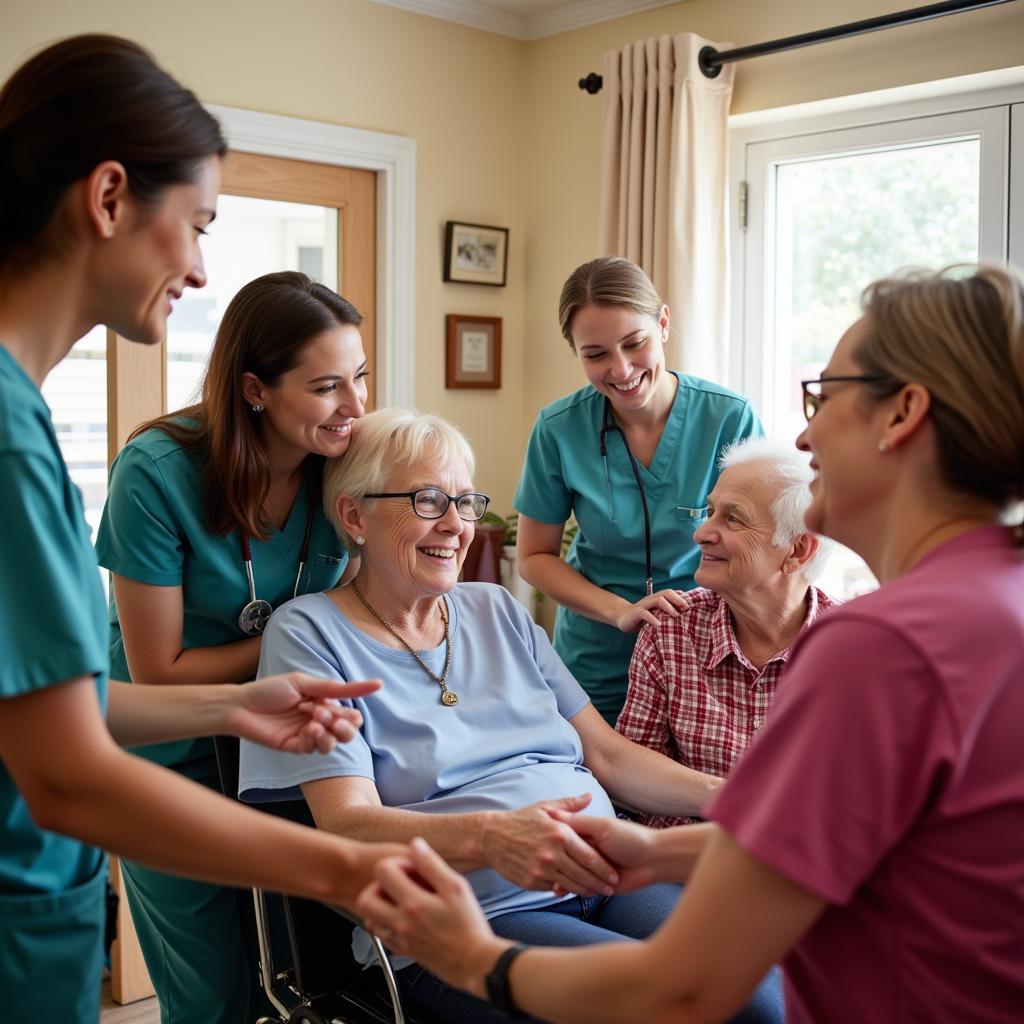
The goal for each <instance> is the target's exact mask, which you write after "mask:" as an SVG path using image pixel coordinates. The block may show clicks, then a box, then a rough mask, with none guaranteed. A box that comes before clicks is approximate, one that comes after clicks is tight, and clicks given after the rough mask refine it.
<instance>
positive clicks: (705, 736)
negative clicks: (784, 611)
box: [615, 587, 839, 828]
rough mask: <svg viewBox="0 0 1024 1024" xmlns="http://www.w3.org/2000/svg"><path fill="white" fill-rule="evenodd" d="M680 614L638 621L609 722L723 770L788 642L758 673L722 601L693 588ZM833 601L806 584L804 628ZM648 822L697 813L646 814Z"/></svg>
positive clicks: (751, 728)
mask: <svg viewBox="0 0 1024 1024" xmlns="http://www.w3.org/2000/svg"><path fill="white" fill-rule="evenodd" d="M684 596H685V597H686V607H684V608H682V609H681V610H680V615H679V618H672V617H671V616H669V615H662V616H660V621H659V623H658V625H657V626H644V628H643V629H642V630H641V631H640V636H639V637H638V638H637V642H636V649H635V650H634V652H633V660H632V661H631V662H630V665H629V693H628V695H627V696H626V703H625V705H624V707H623V708H622V713H621V714H620V715H619V720H618V722H617V723H616V726H615V728H616V729H618V731H619V732H621V733H622V735H623V736H627V737H628V738H629V739H631V740H633V741H634V742H635V743H642V744H643V745H644V746H645V747H651V748H652V749H653V750H657V751H658V752H659V753H662V754H664V755H665V756H666V757H671V758H672V759H673V760H674V761H678V762H679V763H680V764H685V765H686V766H687V767H688V768H695V769H696V770H697V771H701V772H707V773H709V774H710V775H720V776H723V777H724V776H726V775H728V774H729V770H730V769H731V768H732V766H733V764H734V763H735V762H736V759H737V758H738V757H739V756H740V754H742V753H743V751H744V750H745V749H746V746H747V744H748V743H749V742H750V741H751V739H752V738H753V736H754V733H755V732H756V731H757V730H758V729H759V728H760V727H761V723H762V722H763V721H764V716H765V714H766V713H767V711H768V706H769V705H770V704H771V702H772V698H773V697H774V696H775V687H776V686H777V685H778V682H779V675H780V674H781V672H782V668H783V666H784V665H785V664H786V660H787V658H788V657H789V648H788V647H787V648H786V649H785V650H784V651H779V653H778V654H776V655H774V656H773V657H772V658H771V659H769V661H768V663H767V664H766V665H765V666H764V668H763V669H761V671H760V672H759V671H758V670H757V669H756V668H754V666H753V665H752V664H751V663H750V662H749V661H748V660H747V658H746V657H745V656H744V654H743V652H742V651H741V650H740V647H739V644H738V643H737V642H736V633H735V631H734V630H733V627H732V616H731V615H730V614H729V606H728V605H727V604H726V603H725V600H724V599H723V598H721V597H719V596H718V594H716V593H714V591H711V590H704V589H703V588H698V589H696V590H690V591H688V592H687V593H686V594H685V595H684ZM838 603H839V602H837V601H835V600H833V599H832V598H830V597H829V596H828V595H827V594H825V593H824V592H823V591H821V590H819V589H818V588H817V587H811V588H810V601H809V607H808V609H807V619H806V620H805V622H804V627H806V626H808V625H809V624H810V623H811V622H813V621H814V619H815V618H816V617H817V616H818V615H820V614H821V613H822V612H823V611H825V610H826V609H828V608H831V607H832V606H833V605H836V604H838ZM641 820H642V821H644V822H645V823H646V824H648V825H651V826H652V827H654V828H667V827H668V826H669V825H681V824H687V823H689V822H692V821H696V820H699V819H696V818H670V817H665V816H663V815H654V814H648V815H644V816H643V817H642V819H641Z"/></svg>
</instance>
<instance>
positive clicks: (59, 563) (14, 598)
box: [0, 347, 107, 1015]
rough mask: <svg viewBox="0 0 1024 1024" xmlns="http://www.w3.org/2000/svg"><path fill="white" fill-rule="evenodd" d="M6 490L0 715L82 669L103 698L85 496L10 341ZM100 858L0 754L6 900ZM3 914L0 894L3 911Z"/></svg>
mask: <svg viewBox="0 0 1024 1024" xmlns="http://www.w3.org/2000/svg"><path fill="white" fill-rule="evenodd" d="M0 495H2V496H3V529H0V608H2V609H3V614H2V615H0V650H2V651H3V659H2V660H0V714H3V713H4V709H3V699H6V698H10V697H18V696H21V695H23V694H27V693H31V692H33V691H35V690H41V689H43V688H44V687H48V686H53V685H54V684H55V683H60V682H63V681H65V680H68V679H75V678H79V677H81V676H92V677H93V678H94V679H95V680H96V690H97V693H98V695H99V699H100V703H101V706H103V705H105V703H106V692H107V642H106V633H107V627H106V604H105V601H104V598H103V587H102V584H101V583H100V575H99V569H98V568H97V565H96V556H95V555H94V554H93V550H92V543H91V541H90V538H89V528H88V526H87V525H86V522H85V516H84V513H83V511H82V499H81V495H80V494H79V492H78V488H77V487H75V485H74V484H73V483H72V482H71V478H70V476H68V470H67V466H66V465H65V464H64V459H63V457H62V455H61V452H60V447H59V446H58V444H57V435H56V434H55V433H54V429H53V422H52V420H51V417H50V410H49V408H48V407H47V405H46V402H45V401H44V400H43V396H42V394H40V392H39V389H38V388H37V387H36V385H35V384H34V383H33V382H32V381H31V380H30V379H29V377H28V376H27V375H26V374H25V372H24V371H23V370H22V369H21V367H20V366H19V365H18V363H17V362H16V361H15V360H14V359H13V358H12V357H11V355H10V354H9V353H8V352H7V350H6V349H4V348H3V347H0ZM61 724H66V723H61ZM101 864H102V855H101V854H100V852H99V851H98V850H96V849H95V848H94V847H91V846H86V845H84V844H83V843H80V842H78V840H76V839H70V838H68V837H67V836H61V835H57V834H55V833H53V832H46V831H43V830H42V829H40V828H39V827H38V826H37V825H36V824H35V822H33V820H32V816H31V815H30V814H29V810H28V807H27V806H26V804H25V801H24V800H23V799H22V796H21V794H20V793H19V792H18V789H17V787H16V786H15V784H14V780H13V779H12V778H11V776H10V773H9V772H8V771H7V768H6V766H5V765H4V763H3V761H2V760H0V900H2V898H3V897H5V896H21V895H23V894H42V893H47V894H59V893H64V892H67V891H68V890H69V889H73V888H75V887H76V886H81V885H83V884H85V883H86V882H88V881H89V880H90V879H93V878H95V877H96V875H97V873H98V871H99V870H100V866H101ZM19 905H20V904H19ZM46 906H50V904H46ZM39 912H40V913H42V911H39ZM6 914H7V911H6V910H5V909H4V906H3V904H2V903H0V919H6ZM0 1015H2V1011H0Z"/></svg>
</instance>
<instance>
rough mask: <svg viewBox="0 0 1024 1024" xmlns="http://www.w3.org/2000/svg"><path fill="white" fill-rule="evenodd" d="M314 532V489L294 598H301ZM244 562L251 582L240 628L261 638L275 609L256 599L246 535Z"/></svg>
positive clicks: (243, 551) (310, 495)
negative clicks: (300, 588) (303, 571)
mask: <svg viewBox="0 0 1024 1024" xmlns="http://www.w3.org/2000/svg"><path fill="white" fill-rule="evenodd" d="M312 532H313V494H312V488H310V494H309V509H308V510H307V512H306V532H305V534H304V535H303V538H302V550H301V551H300V552H299V571H298V572H297V573H296V574H295V586H294V588H293V589H292V597H298V596H299V583H300V581H301V580H302V570H303V569H305V568H306V559H307V558H308V557H309V538H310V535H311V534H312ZM242 561H243V562H245V575H246V577H247V578H248V580H249V603H248V604H247V605H246V606H245V607H244V608H243V609H242V610H241V611H240V612H239V613H238V628H239V629H240V630H241V631H242V632H243V633H246V634H248V635H249V636H259V635H260V634H261V633H262V632H263V630H264V629H266V628H267V620H268V619H269V618H270V615H271V613H272V612H273V610H274V609H273V608H271V606H270V602H269V601H262V600H260V599H259V598H257V597H256V578H255V577H254V576H253V573H252V550H251V548H250V547H249V538H248V536H247V535H246V534H244V533H243V534H242Z"/></svg>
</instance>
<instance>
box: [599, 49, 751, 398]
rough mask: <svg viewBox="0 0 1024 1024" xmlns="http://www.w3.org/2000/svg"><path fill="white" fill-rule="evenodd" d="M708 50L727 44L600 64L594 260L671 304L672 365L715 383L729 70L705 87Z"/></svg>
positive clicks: (724, 271)
mask: <svg viewBox="0 0 1024 1024" xmlns="http://www.w3.org/2000/svg"><path fill="white" fill-rule="evenodd" d="M707 45H714V46H715V48H716V49H718V50H724V49H728V48H729V45H730V44H728V43H716V44H709V43H708V40H706V39H702V38H701V37H700V36H696V35H693V34H692V33H688V32H684V33H681V34H680V35H677V36H660V37H659V38H656V39H648V40H646V41H644V42H639V43H633V44H631V45H629V46H626V47H625V48H624V49H622V50H616V51H612V52H610V53H606V54H605V57H604V68H603V75H604V90H603V91H604V138H603V148H602V161H601V210H600V220H599V232H598V251H599V253H600V254H601V255H619V256H625V257H627V258H628V259H631V260H633V262H634V263H638V264H639V265H640V266H641V267H643V269H644V270H645V271H646V272H647V275H648V276H649V277H650V278H651V280H652V281H653V282H654V286H655V288H657V289H658V293H659V294H660V295H661V296H662V298H663V299H664V301H665V302H667V303H668V306H669V310H670V313H671V318H672V332H671V339H670V352H669V360H670V362H671V363H672V364H673V365H676V366H678V367H679V368H680V369H682V370H683V371H685V372H686V373H693V374H697V375H698V376H701V377H708V378H710V379H712V380H716V381H719V382H722V383H724V382H725V380H726V378H727V373H728V355H729V352H728V344H729V323H728V310H729V305H728V303H729V232H728V221H727V210H726V208H727V203H728V167H727V160H728V139H727V133H726V128H727V119H728V116H729V103H730V100H731V97H732V83H733V70H734V69H733V65H731V64H730V65H727V66H725V67H724V68H723V69H722V72H721V74H720V75H719V76H718V77H717V78H705V76H704V74H703V73H702V72H701V70H700V68H699V67H698V65H697V55H698V54H699V53H700V50H701V48H702V47H704V46H707Z"/></svg>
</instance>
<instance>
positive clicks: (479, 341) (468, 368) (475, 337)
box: [444, 313, 501, 388]
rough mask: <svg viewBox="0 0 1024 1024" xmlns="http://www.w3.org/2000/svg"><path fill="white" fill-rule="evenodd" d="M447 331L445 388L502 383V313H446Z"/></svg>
mask: <svg viewBox="0 0 1024 1024" xmlns="http://www.w3.org/2000/svg"><path fill="white" fill-rule="evenodd" d="M445 326H446V327H447V331H448V344H447V362H446V367H445V377H444V386H445V387H446V388H500V387H501V317H497V316H463V315H462V314H461V313H449V314H448V316H447V317H445Z"/></svg>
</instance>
